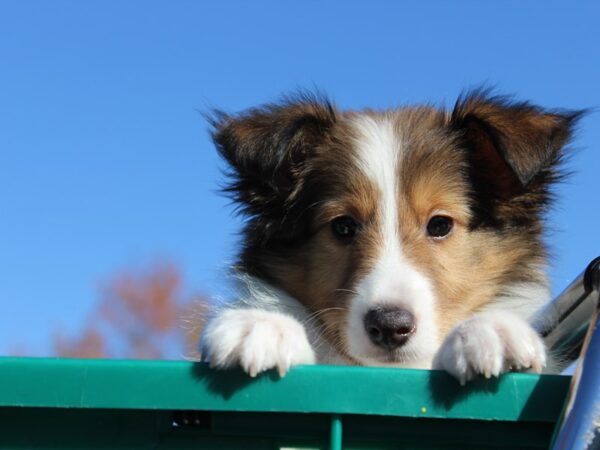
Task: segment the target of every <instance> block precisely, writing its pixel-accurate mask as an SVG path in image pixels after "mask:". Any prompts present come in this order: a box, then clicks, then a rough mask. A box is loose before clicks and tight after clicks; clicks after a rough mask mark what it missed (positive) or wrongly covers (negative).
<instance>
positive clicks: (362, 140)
mask: <svg viewBox="0 0 600 450" xmlns="http://www.w3.org/2000/svg"><path fill="white" fill-rule="evenodd" d="M354 126H355V129H356V131H357V132H358V135H359V136H358V138H357V142H356V145H357V149H358V165H359V168H360V169H361V170H362V172H363V173H364V174H365V175H366V176H367V177H368V178H369V179H370V180H371V181H372V182H373V183H374V184H375V185H376V186H377V187H378V188H379V202H378V210H379V211H378V213H379V215H380V217H379V220H380V222H381V224H382V229H381V232H382V235H383V239H384V242H382V243H381V244H382V245H383V246H384V253H389V252H397V253H398V254H399V252H400V240H399V236H398V205H397V199H398V183H397V176H398V175H397V174H398V163H399V159H400V151H401V148H402V143H401V140H400V137H399V136H397V134H396V132H395V130H394V125H393V123H392V121H391V120H390V119H389V118H387V117H385V116H383V117H377V118H373V117H369V116H359V117H358V118H357V119H355V122H354Z"/></svg>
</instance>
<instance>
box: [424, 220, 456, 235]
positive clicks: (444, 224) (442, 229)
mask: <svg viewBox="0 0 600 450" xmlns="http://www.w3.org/2000/svg"><path fill="white" fill-rule="evenodd" d="M453 225H454V222H453V221H452V219H451V218H450V217H446V216H433V217H432V218H431V219H429V223H428V224H427V234H428V235H429V236H431V237H432V238H434V239H443V238H445V237H446V236H448V235H449V234H450V232H451V231H452V227H453Z"/></svg>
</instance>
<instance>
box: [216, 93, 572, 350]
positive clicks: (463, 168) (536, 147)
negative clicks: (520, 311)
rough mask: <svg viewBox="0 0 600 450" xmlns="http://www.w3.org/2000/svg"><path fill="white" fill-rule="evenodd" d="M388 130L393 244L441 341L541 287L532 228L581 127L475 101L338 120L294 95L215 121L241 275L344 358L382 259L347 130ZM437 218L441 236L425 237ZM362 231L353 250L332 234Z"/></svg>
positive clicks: (542, 256)
mask: <svg viewBox="0 0 600 450" xmlns="http://www.w3.org/2000/svg"><path fill="white" fill-rule="evenodd" d="M360 115H368V116H370V117H371V118H372V119H373V120H375V121H378V120H382V119H383V118H386V120H391V121H392V122H393V124H394V128H395V132H396V133H397V134H398V136H401V139H402V142H403V145H404V147H405V150H404V152H403V153H402V159H401V160H400V161H398V166H397V167H398V173H397V179H398V180H400V189H399V192H398V196H399V197H398V199H397V204H398V205H399V210H398V215H399V217H398V224H399V229H398V235H399V237H400V240H401V245H402V248H403V251H404V253H405V255H406V257H407V258H408V260H409V261H410V262H411V263H412V264H413V265H414V266H415V267H417V268H418V269H419V270H420V271H421V272H422V273H423V274H424V275H426V276H427V277H428V278H429V279H430V280H432V281H433V285H434V290H435V293H436V297H437V299H438V302H437V309H436V314H437V318H436V319H437V320H436V322H437V323H438V328H439V334H440V336H441V337H443V336H445V335H446V334H447V333H448V331H449V330H450V329H451V328H452V327H453V326H455V325H456V324H457V323H458V322H460V321H462V320H464V319H465V318H467V317H469V316H471V315H472V314H474V313H475V312H477V311H478V310H480V309H481V308H482V307H483V306H484V305H486V304H488V303H489V302H491V301H492V300H493V299H494V298H496V297H497V296H499V295H501V294H502V291H503V289H505V288H506V287H507V286H509V285H514V284H515V283H518V282H538V283H544V275H543V273H542V269H543V267H544V266H545V263H546V251H545V248H544V244H543V241H542V231H543V230H542V228H543V217H542V214H543V213H544V211H545V210H546V207H547V206H548V204H549V202H550V200H551V192H550V186H551V185H552V183H554V182H555V181H556V180H557V179H558V177H559V176H560V171H559V166H560V161H561V157H562V152H561V149H562V147H563V146H564V144H565V143H566V142H567V141H568V139H569V137H570V135H571V131H572V128H573V126H574V124H575V122H576V120H577V118H578V117H579V116H580V113H578V112H546V111H544V110H542V109H540V108H537V107H534V106H532V105H530V104H527V103H514V102H511V101H509V100H508V99H506V98H502V97H494V96H491V95H490V94H489V93H487V92H485V91H475V92H472V93H469V94H467V95H465V96H463V97H462V98H460V99H459V100H458V102H457V104H456V105H455V107H454V109H453V110H452V111H445V110H443V109H440V110H438V109H434V108H431V107H407V108H401V109H398V110H391V111H383V112H377V111H362V112H341V111H338V110H336V109H335V108H334V107H333V106H332V105H331V104H330V103H329V102H327V101H325V100H323V99H318V98H315V97H310V96H309V97H307V96H302V97H300V98H297V99H292V100H287V101H284V102H282V103H281V104H277V105H270V106H266V107H264V108H260V109H254V110H250V111H248V112H246V113H243V114H241V115H239V116H228V115H224V114H217V115H216V116H215V119H214V121H213V126H214V134H213V136H214V140H215V143H216V144H217V147H218V149H219V151H220V153H221V154H222V155H223V157H224V158H225V159H226V160H227V161H228V162H229V164H230V165H231V167H232V169H233V172H232V176H233V181H232V183H231V185H230V186H229V187H228V191H229V192H230V193H231V194H233V197H234V198H235V200H236V201H238V202H239V203H240V205H241V208H242V211H243V212H244V213H245V214H246V215H247V216H248V222H247V225H246V228H245V230H244V231H245V238H244V241H243V243H244V247H243V250H242V253H241V257H240V261H239V269H240V270H241V271H243V272H245V273H249V274H251V275H253V276H256V277H258V278H260V279H264V280H266V281H268V282H269V283H272V284H273V285H275V286H276V287H278V288H280V289H282V290H284V291H285V292H287V293H288V294H289V295H291V296H292V297H294V298H296V299H297V300H299V301H300V302H301V303H303V304H304V305H305V306H307V307H308V309H309V310H310V311H313V312H315V313H316V314H315V320H317V321H319V322H320V323H321V325H322V329H323V330H324V332H325V336H326V337H327V339H328V340H329V342H330V343H331V344H332V345H333V346H335V347H336V348H337V350H338V351H339V352H340V354H343V355H345V356H347V357H348V358H351V357H350V355H348V352H347V345H346V342H345V335H344V333H343V330H344V328H345V327H346V326H347V312H348V310H347V299H348V297H349V295H351V294H352V292H353V286H354V285H355V282H356V281H357V280H359V279H360V278H361V277H363V276H364V275H365V274H366V273H367V272H368V271H369V270H370V269H371V268H372V266H373V264H374V263H375V261H376V258H377V256H378V254H379V252H380V243H381V242H382V241H383V238H382V236H380V235H379V233H380V230H381V227H379V226H378V221H380V220H382V219H381V217H382V216H381V214H380V205H379V204H378V198H379V193H378V187H377V185H375V184H374V183H373V181H372V180H370V179H369V178H368V177H366V176H365V174H364V173H363V172H362V171H361V170H359V169H358V166H357V160H358V156H357V149H356V142H355V141H356V138H357V137H356V136H355V130H354V128H353V126H352V123H353V120H354V118H356V117H358V116H360ZM440 213H442V214H443V215H445V216H449V217H451V218H452V219H453V221H454V228H453V231H452V234H451V235H450V236H449V237H448V238H447V239H444V240H439V241H438V240H432V239H430V238H428V237H427V236H426V234H425V233H424V229H425V227H426V225H427V222H428V221H429V219H430V218H431V217H432V216H433V215H436V214H440ZM339 216H351V217H353V218H354V219H355V220H356V221H357V222H358V223H360V224H361V229H360V235H359V237H358V238H357V239H356V240H355V242H354V243H353V244H352V245H342V244H340V242H339V241H338V240H336V238H335V237H334V236H333V234H332V232H331V229H330V223H331V221H332V220H333V219H335V218H336V217H339Z"/></svg>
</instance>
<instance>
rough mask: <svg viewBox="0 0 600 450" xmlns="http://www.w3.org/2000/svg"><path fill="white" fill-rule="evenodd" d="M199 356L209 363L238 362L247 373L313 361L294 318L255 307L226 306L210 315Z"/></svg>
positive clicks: (226, 364) (284, 369) (280, 369)
mask: <svg viewBox="0 0 600 450" xmlns="http://www.w3.org/2000/svg"><path fill="white" fill-rule="evenodd" d="M202 354H203V355H202V356H203V359H204V360H207V361H209V362H210V365H211V367H216V368H219V369H226V368H231V367H238V366H241V367H242V368H243V369H244V371H246V372H247V373H248V374H249V375H250V376H251V377H255V376H256V375H257V374H258V373H260V372H263V371H265V370H269V369H274V368H277V370H278V372H279V375H280V376H284V375H285V373H286V372H287V371H288V369H289V368H290V367H291V366H294V365H297V364H314V363H315V354H314V352H313V349H312V347H311V346H310V344H309V343H308V339H307V337H306V332H305V331H304V327H303V326H302V325H301V324H300V323H299V322H298V321H297V320H295V319H294V318H292V317H290V316H288V315H285V314H281V313H277V312H270V311H263V310H259V309H228V310H225V311H224V312H222V313H221V314H220V315H218V316H217V317H216V318H215V319H213V320H212V321H211V322H209V324H208V325H207V327H206V330H205V332H204V336H203V338H202Z"/></svg>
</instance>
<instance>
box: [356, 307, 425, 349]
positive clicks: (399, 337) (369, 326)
mask: <svg viewBox="0 0 600 450" xmlns="http://www.w3.org/2000/svg"><path fill="white" fill-rule="evenodd" d="M364 323H365V330H366V331H367V334H368V335H369V339H371V342H372V343H373V344H375V345H377V346H379V347H383V348H386V349H388V350H394V349H395V348H398V347H400V346H402V345H404V344H406V341H408V338H409V337H410V336H411V335H412V334H413V333H414V332H415V331H416V329H417V327H416V325H415V316H413V315H412V313H411V312H410V311H407V310H405V309H399V308H376V309H371V310H370V311H368V312H367V314H365V318H364Z"/></svg>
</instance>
